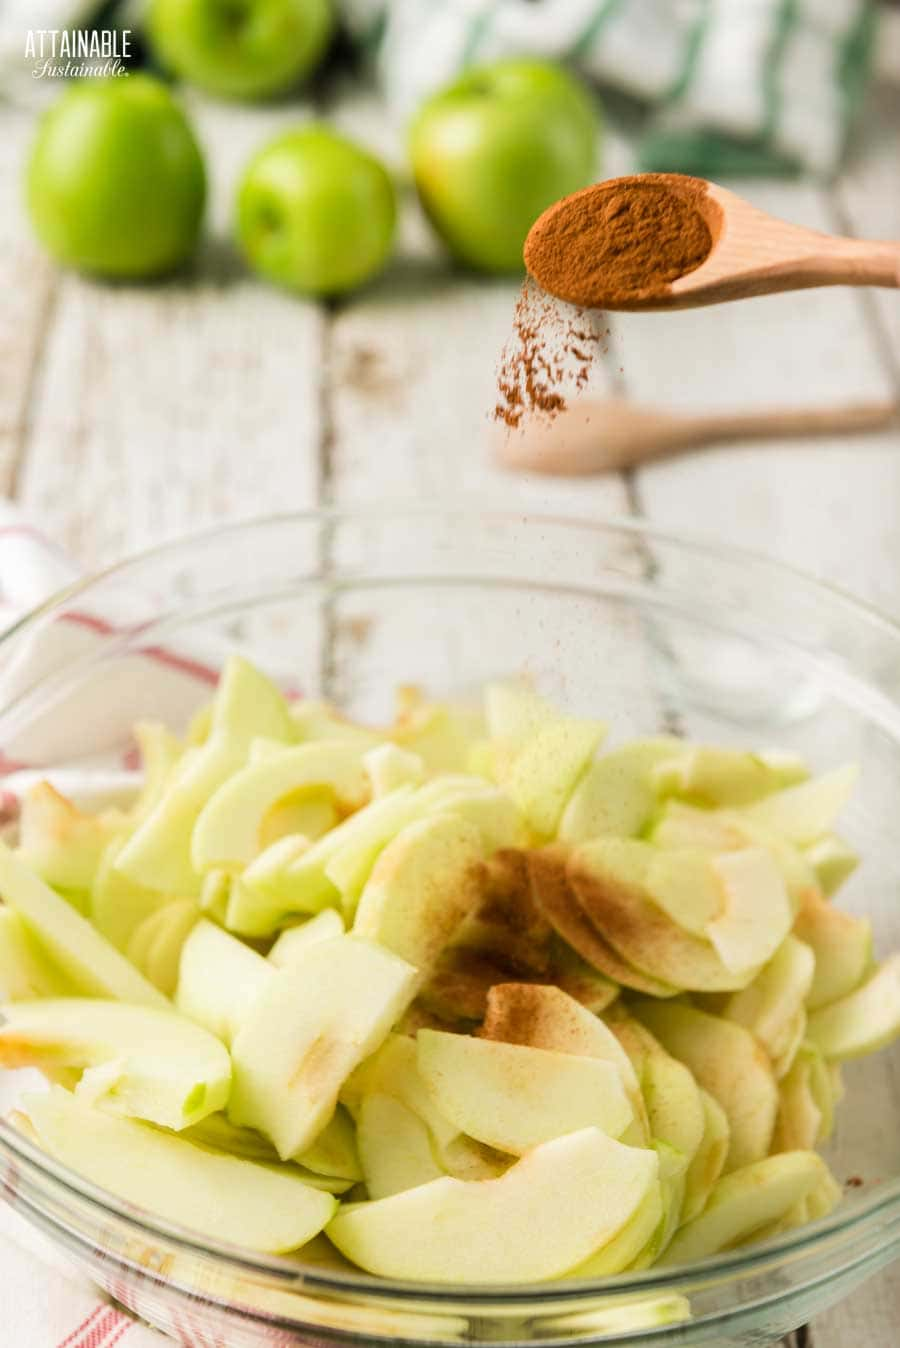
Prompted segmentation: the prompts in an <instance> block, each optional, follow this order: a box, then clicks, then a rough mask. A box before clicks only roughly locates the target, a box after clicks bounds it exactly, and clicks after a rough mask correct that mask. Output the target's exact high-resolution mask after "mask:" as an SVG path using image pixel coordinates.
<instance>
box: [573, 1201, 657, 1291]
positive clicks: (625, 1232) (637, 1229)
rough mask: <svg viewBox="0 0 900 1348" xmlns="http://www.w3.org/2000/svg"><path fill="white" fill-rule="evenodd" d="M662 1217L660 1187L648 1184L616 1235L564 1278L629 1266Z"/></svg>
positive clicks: (593, 1275)
mask: <svg viewBox="0 0 900 1348" xmlns="http://www.w3.org/2000/svg"><path fill="white" fill-rule="evenodd" d="M664 1219H665V1207H664V1203H663V1194H662V1187H661V1186H660V1185H659V1184H654V1185H651V1187H650V1189H649V1190H648V1191H647V1193H646V1195H645V1197H644V1198H643V1200H642V1201H641V1202H640V1203H639V1204H638V1206H637V1208H636V1209H635V1211H634V1213H633V1214H632V1216H631V1218H630V1220H629V1221H627V1222H626V1223H625V1225H624V1226H623V1227H622V1229H621V1230H620V1231H619V1233H618V1235H616V1236H614V1237H613V1239H612V1240H610V1241H607V1243H606V1244H605V1245H603V1246H601V1248H600V1249H599V1250H598V1251H597V1253H596V1254H592V1255H591V1256H590V1258H589V1259H586V1260H585V1261H584V1263H583V1264H579V1265H578V1267H577V1268H573V1269H571V1270H570V1271H569V1272H568V1273H567V1274H566V1277H567V1278H609V1277H612V1276H613V1275H614V1274H616V1273H621V1272H623V1270H625V1269H627V1268H630V1267H631V1266H632V1265H633V1263H634V1261H635V1260H636V1259H637V1257H638V1255H639V1254H640V1253H641V1251H642V1250H645V1249H646V1248H647V1246H648V1245H649V1244H650V1242H651V1241H652V1240H653V1237H654V1235H655V1234H656V1232H657V1231H659V1229H660V1227H661V1226H662V1224H663V1221H664Z"/></svg>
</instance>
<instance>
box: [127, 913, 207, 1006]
mask: <svg viewBox="0 0 900 1348" xmlns="http://www.w3.org/2000/svg"><path fill="white" fill-rule="evenodd" d="M199 920H200V907H199V905H198V904H197V903H196V902H195V901H194V899H171V900H170V901H169V902H168V903H163V904H160V906H159V908H157V910H156V912H154V913H151V914H150V916H149V917H146V918H144V920H143V922H142V923H141V925H140V926H139V927H137V928H136V929H135V931H134V933H133V934H132V937H131V940H130V941H129V942H128V951H127V954H128V959H129V960H130V961H131V963H132V964H134V966H135V968H137V969H139V970H140V971H141V973H143V974H146V975H147V977H148V978H149V980H150V982H151V983H153V984H154V985H155V986H156V987H157V988H159V990H160V992H162V993H164V994H165V995H166V997H173V996H174V995H175V989H176V987H177V986H178V967H179V964H180V961H181V951H182V948H183V946H184V943H185V941H186V940H187V938H188V936H189V935H190V934H191V932H192V931H193V929H194V927H195V926H196V925H197V923H198V922H199Z"/></svg>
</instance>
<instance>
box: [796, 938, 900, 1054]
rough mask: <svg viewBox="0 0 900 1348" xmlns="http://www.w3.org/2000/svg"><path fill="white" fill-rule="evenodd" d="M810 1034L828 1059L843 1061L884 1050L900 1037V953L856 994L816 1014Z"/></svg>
mask: <svg viewBox="0 0 900 1348" xmlns="http://www.w3.org/2000/svg"><path fill="white" fill-rule="evenodd" d="M807 1035H808V1037H809V1040H810V1042H811V1043H813V1044H814V1045H815V1046H816V1048H818V1049H819V1051H820V1052H821V1053H822V1055H823V1056H824V1057H826V1058H833V1059H837V1060H838V1061H839V1062H843V1061H844V1060H845V1059H846V1058H859V1057H861V1056H862V1055H863V1054H864V1053H874V1052H875V1050H876V1049H879V1048H884V1047H885V1045H886V1044H890V1043H892V1042H893V1040H894V1039H896V1038H897V1036H898V1035H900V954H896V955H892V956H891V957H890V959H887V960H885V962H884V963H883V964H881V965H879V967H878V968H877V969H876V970H875V972H874V973H873V974H872V976H871V977H870V978H868V979H867V980H866V982H865V983H863V984H862V986H861V987H858V988H857V989H856V991H855V992H851V993H850V994H849V995H848V996H846V997H842V998H841V999H840V1000H839V1001H836V1002H831V1003H830V1005H828V1006H823V1007H821V1008H820V1009H819V1010H818V1011H813V1012H812V1014H811V1015H810V1017H809V1023H808V1026H807Z"/></svg>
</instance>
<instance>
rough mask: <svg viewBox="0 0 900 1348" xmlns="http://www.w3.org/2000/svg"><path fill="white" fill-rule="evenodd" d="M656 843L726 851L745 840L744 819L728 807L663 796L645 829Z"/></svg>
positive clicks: (741, 844) (663, 845)
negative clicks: (703, 805)
mask: <svg viewBox="0 0 900 1348" xmlns="http://www.w3.org/2000/svg"><path fill="white" fill-rule="evenodd" d="M647 836H648V840H649V841H650V842H652V843H653V844H655V846H657V847H698V848H701V849H702V850H703V851H706V852H730V851H732V850H734V849H736V848H739V847H745V846H746V844H747V820H746V817H742V816H739V815H738V814H736V813H735V812H733V811H728V810H705V809H701V808H700V807H698V806H696V805H688V804H686V803H685V802H684V801H681V800H667V801H666V802H665V803H664V805H663V807H662V809H661V810H660V813H659V817H658V819H657V820H656V822H655V823H654V825H653V827H652V828H651V829H650V831H649V833H648V835H647Z"/></svg>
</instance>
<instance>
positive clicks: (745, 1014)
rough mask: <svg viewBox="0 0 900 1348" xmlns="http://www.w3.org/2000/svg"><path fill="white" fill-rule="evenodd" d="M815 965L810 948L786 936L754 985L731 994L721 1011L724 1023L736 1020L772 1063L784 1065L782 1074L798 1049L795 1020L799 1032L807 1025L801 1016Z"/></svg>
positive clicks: (754, 981)
mask: <svg viewBox="0 0 900 1348" xmlns="http://www.w3.org/2000/svg"><path fill="white" fill-rule="evenodd" d="M815 965H816V958H815V955H814V954H813V952H812V949H811V948H810V947H809V946H808V945H806V944H805V943H804V942H803V941H798V940H797V938H796V937H795V936H788V937H787V938H786V939H785V940H784V941H783V942H782V944H781V945H780V946H779V948H778V950H777V951H776V952H775V954H774V955H773V956H772V958H771V959H770V960H769V963H768V964H767V965H765V967H764V968H763V969H761V970H760V972H759V973H758V974H757V976H756V978H755V979H754V980H753V982H752V983H750V984H748V986H747V987H746V988H743V989H742V990H741V991H740V992H735V993H733V994H732V995H731V997H729V998H728V1000H727V1001H726V1002H725V1004H724V1006H723V1007H722V1009H721V1014H722V1015H723V1016H724V1017H725V1019H726V1020H734V1021H737V1023H738V1024H739V1025H744V1026H746V1028H747V1029H748V1030H751V1031H752V1032H753V1034H755V1035H756V1038H757V1039H758V1040H759V1042H760V1043H761V1044H762V1046H763V1048H764V1049H765V1050H766V1052H767V1053H768V1055H769V1057H770V1058H771V1059H772V1060H773V1063H774V1062H775V1061H776V1060H778V1061H780V1062H786V1066H785V1071H787V1070H788V1069H789V1068H790V1065H791V1064H790V1062H789V1061H786V1059H788V1058H791V1060H792V1050H795V1049H796V1047H797V1045H796V1043H795V1042H794V1041H795V1037H796V1036H795V1028H796V1025H797V1024H798V1017H801V1018H802V1019H801V1032H802V1029H803V1028H804V1027H805V1024H806V1021H805V1017H802V1013H803V1007H804V1003H805V1001H806V998H807V996H808V995H809V990H810V988H811V986H812V981H813V976H814V973H815ZM779 1075H784V1073H783V1072H782V1073H780V1074H779Z"/></svg>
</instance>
